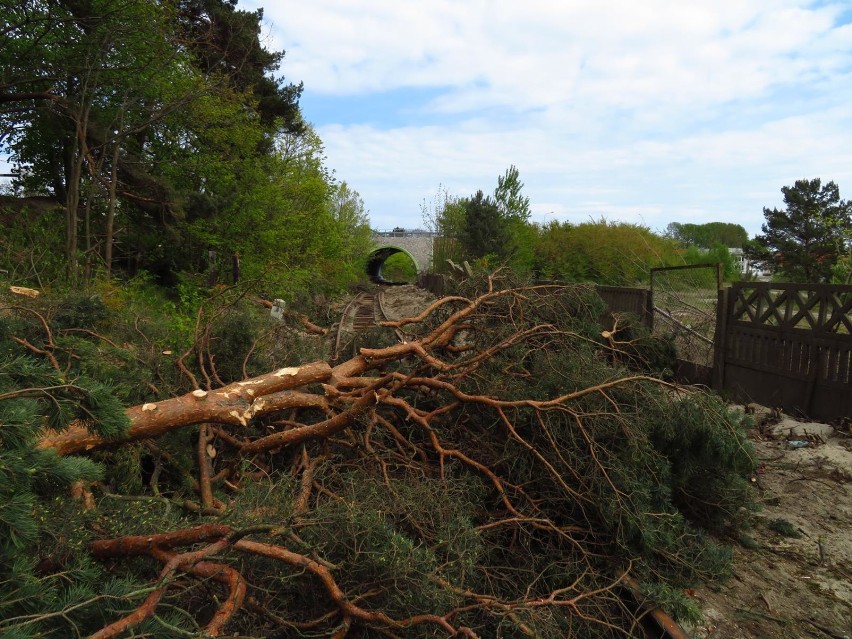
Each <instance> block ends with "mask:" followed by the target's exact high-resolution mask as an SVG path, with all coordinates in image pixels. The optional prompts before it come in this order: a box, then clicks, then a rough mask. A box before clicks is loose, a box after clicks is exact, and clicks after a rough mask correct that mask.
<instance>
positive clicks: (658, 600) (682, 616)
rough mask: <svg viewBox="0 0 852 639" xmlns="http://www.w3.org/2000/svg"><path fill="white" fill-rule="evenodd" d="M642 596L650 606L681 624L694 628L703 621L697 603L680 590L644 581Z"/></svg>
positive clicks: (664, 584) (659, 583) (663, 584)
mask: <svg viewBox="0 0 852 639" xmlns="http://www.w3.org/2000/svg"><path fill="white" fill-rule="evenodd" d="M642 594H644V595H645V596H647V597H648V598H649V599H650V600H651V605H653V606H655V607H659V608H662V609H663V610H665V611H666V612H667V613H668V614H670V615H671V616H672V617H673V618H674V619H676V620H677V621H680V622H681V623H684V624H690V625H693V626H695V625H697V624H699V623H701V621H702V620H703V616H702V614H701V607H700V606H699V605H698V602H697V601H696V600H695V599H693V598H690V597H688V596H687V595H686V594H685V593H684V592H683V589H682V588H673V587H671V586H670V585H669V584H667V583H662V582H648V581H646V582H644V583H643V584H642Z"/></svg>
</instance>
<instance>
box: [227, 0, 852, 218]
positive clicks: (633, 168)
mask: <svg viewBox="0 0 852 639" xmlns="http://www.w3.org/2000/svg"><path fill="white" fill-rule="evenodd" d="M241 6H244V7H246V8H256V7H257V6H263V7H264V16H265V20H266V22H267V25H268V29H269V31H268V42H267V46H269V47H271V48H276V49H284V50H286V57H285V61H284V65H283V67H282V69H281V71H282V73H283V75H284V76H285V77H286V79H287V80H288V81H292V82H304V84H305V92H304V95H303V100H302V105H303V111H304V115H305V117H306V119H307V120H309V121H311V122H312V123H313V124H314V125H315V127H316V128H317V130H318V132H319V133H320V135H321V137H322V139H323V141H324V142H325V145H326V152H327V155H328V164H329V166H330V167H331V168H332V169H334V170H335V171H336V172H337V174H338V175H339V176H340V178H341V179H345V180H346V181H347V182H348V183H349V184H350V185H351V186H352V187H353V188H355V189H357V190H358V191H359V192H360V193H361V195H362V196H363V198H364V200H365V203H366V205H367V207H368V208H369V209H370V211H371V219H372V223H373V226H375V227H377V228H390V227H392V226H397V225H399V226H405V227H415V226H419V225H421V218H420V203H421V202H422V201H423V199H424V198H426V199H429V198H431V197H432V196H433V195H434V194H435V192H436V191H437V188H438V185H439V184H443V185H444V186H445V187H446V188H448V189H449V190H450V192H451V193H455V194H457V195H468V194H471V193H472V192H474V191H475V190H476V189H479V188H482V189H484V190H486V191H488V190H492V189H493V188H494V186H495V185H496V178H497V175H498V174H502V172H503V171H504V170H505V169H506V168H507V167H508V166H509V165H510V164H515V165H516V166H517V167H518V168H519V170H520V173H521V178H522V180H523V181H524V182H525V184H526V189H525V191H526V194H527V195H528V196H529V197H530V199H531V201H532V205H533V217H534V219H535V221H546V220H550V219H570V220H576V221H582V220H586V219H589V218H590V217H592V218H598V217H601V216H605V217H607V218H608V219H619V220H625V221H631V222H639V223H644V224H646V225H648V226H650V227H652V228H657V229H661V228H663V227H665V225H666V224H667V223H668V222H671V221H697V222H709V221H727V222H736V223H740V224H743V225H744V226H745V227H746V228H747V229H748V230H749V232H750V233H755V232H757V231H759V227H760V223H761V222H762V219H763V215H762V207H763V206H775V205H779V204H780V201H781V194H780V188H781V187H782V186H784V185H785V184H791V183H792V182H793V181H794V180H796V179H799V178H805V177H822V178H823V179H824V180H834V181H836V182H837V183H838V185H839V186H840V188H841V195H842V196H843V197H845V198H849V197H852V151H850V146H852V145H850V143H852V134H850V131H852V109H850V108H849V106H848V105H849V104H850V103H852V77H850V76H852V73H851V72H852V25H850V20H852V3H850V2H837V3H831V2H829V3H826V2H818V3H807V2H794V1H792V0H791V1H786V0H778V1H753V2H749V1H743V0H737V1H727V0H714V1H709V0H707V1H694V2H678V3H675V2H670V1H665V2H663V1H662V0H659V1H656V2H655V1H649V2H642V3H636V2H626V1H625V2H606V3H599V2H573V1H569V2H558V1H556V0H551V1H543V0H532V1H527V2H523V3H519V2H513V1H503V0H493V1H484V0H480V1H465V2H458V1H454V2H449V1H437V0H430V1H424V2H402V1H399V0H393V1H392V0H352V1H342V0H338V1H331V0H312V2H310V3H305V2H295V1H293V0H276V1H275V2H266V3H264V2H263V1H262V0H261V1H260V2H245V3H241Z"/></svg>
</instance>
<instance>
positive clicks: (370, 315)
mask: <svg viewBox="0 0 852 639" xmlns="http://www.w3.org/2000/svg"><path fill="white" fill-rule="evenodd" d="M381 295H382V292H381V291H376V292H361V293H358V295H356V296H355V297H354V298H353V299H352V301H351V302H349V304H347V305H346V308H345V309H343V313H342V314H341V316H340V322H339V323H338V325H337V335H336V337H335V340H334V352H333V353H332V360H333V361H337V360H338V359H339V357H340V351H341V348H343V347H345V346H346V345H347V344H348V343H350V342H351V341H352V338H353V337H354V336H355V334H356V333H363V332H365V331H368V330H370V329H371V328H373V327H375V326H378V323H379V322H380V321H382V320H383V319H385V314H384V311H383V310H382V303H381Z"/></svg>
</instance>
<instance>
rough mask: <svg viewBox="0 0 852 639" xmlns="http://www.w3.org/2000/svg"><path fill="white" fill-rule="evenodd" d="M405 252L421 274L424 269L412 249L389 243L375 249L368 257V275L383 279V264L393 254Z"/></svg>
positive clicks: (371, 277)
mask: <svg viewBox="0 0 852 639" xmlns="http://www.w3.org/2000/svg"><path fill="white" fill-rule="evenodd" d="M397 253H403V254H404V255H405V256H406V257H408V259H410V260H411V262H412V263H413V264H414V270H415V271H416V272H417V273H418V274H419V273H420V272H421V270H422V267H421V266H420V264H418V263H417V258H416V257H414V255H412V254H411V252H410V251H408V250H407V249H405V248H403V247H401V246H394V245H392V244H388V245H385V246H380V247H379V248H376V249H373V250H372V251H371V252H370V254H369V256H368V257H367V275H369V276H370V279H374V280H376V279H382V266H383V265H384V263H385V260H387V259H388V258H389V257H390V256H391V255H396V254H397Z"/></svg>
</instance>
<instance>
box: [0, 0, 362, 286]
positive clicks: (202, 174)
mask: <svg viewBox="0 0 852 639" xmlns="http://www.w3.org/2000/svg"><path fill="white" fill-rule="evenodd" d="M2 17H3V19H4V23H5V24H7V25H8V26H7V28H5V29H4V30H3V32H2V33H0V68H2V75H0V108H2V110H1V111H0V143H2V144H3V145H4V147H6V148H7V149H8V150H9V151H10V152H11V160H12V163H13V165H14V166H15V168H16V171H17V173H18V177H17V178H16V179H15V180H14V182H13V185H12V194H14V195H18V196H21V195H26V196H33V195H38V196H45V197H48V198H51V199H53V200H54V201H55V203H56V208H55V209H54V210H53V211H52V212H50V213H49V214H44V215H34V216H27V215H25V214H23V213H24V211H21V210H19V212H18V213H17V214H16V215H14V216H11V217H9V216H7V218H6V219H7V220H10V221H11V222H12V224H11V227H12V228H13V229H14V231H13V233H27V234H30V236H31V237H33V239H35V240H36V241H35V243H36V244H38V245H39V246H40V247H44V248H47V247H51V251H50V252H51V253H53V252H57V251H58V252H60V253H61V254H62V255H63V256H64V267H65V268H64V271H65V272H64V274H63V279H65V280H66V281H68V282H71V283H78V282H84V283H85V282H89V281H91V280H92V278H93V277H94V275H96V274H97V273H105V274H106V275H110V274H111V273H112V271H113V269H115V268H119V269H121V270H123V271H125V272H127V273H128V274H131V275H132V274H134V273H137V272H139V271H141V270H146V271H149V272H151V273H154V274H155V275H156V276H157V277H158V278H160V279H161V280H162V281H164V282H166V283H174V282H175V281H176V280H177V279H178V278H179V277H181V274H182V273H204V272H208V273H215V272H216V271H217V270H218V267H219V263H220V262H221V261H222V260H225V259H228V260H230V257H231V256H232V255H240V256H241V258H242V267H243V273H244V274H245V275H246V276H250V277H257V276H259V275H260V274H261V273H263V274H266V275H265V277H267V278H268V277H270V274H273V275H274V276H275V277H277V278H278V279H279V280H281V281H286V282H287V283H288V285H294V284H296V283H302V284H304V283H305V282H306V281H308V280H313V281H314V282H315V284H316V286H317V287H319V288H324V287H334V286H338V285H339V284H340V283H341V282H342V281H343V280H345V279H347V278H350V277H351V275H352V273H353V272H357V271H358V270H359V269H358V268H357V266H356V265H355V262H356V261H357V259H358V257H357V256H358V255H360V254H361V253H363V252H366V249H365V246H364V245H365V244H366V239H365V236H366V233H367V232H368V226H367V224H366V217H365V216H364V215H355V216H354V217H353V215H351V214H344V213H343V211H342V210H341V209H340V203H341V200H340V197H339V196H340V194H341V187H340V185H338V184H337V181H336V179H335V178H334V176H333V173H332V172H330V171H329V170H327V169H326V167H325V165H324V162H325V156H324V153H323V147H322V141H321V140H320V139H319V137H318V136H317V135H316V133H315V132H314V131H313V130H311V128H310V126H308V125H307V124H306V123H305V122H304V120H303V119H302V116H301V113H300V111H299V105H298V100H299V96H300V93H301V85H294V84H291V83H288V82H287V81H286V80H285V79H284V78H283V77H280V76H275V75H273V74H274V73H275V72H276V71H277V70H278V69H279V67H280V65H281V63H282V62H283V58H284V53H283V52H279V51H269V50H267V49H266V48H265V47H264V45H263V43H262V42H261V39H260V38H261V20H262V17H263V13H262V11H261V10H257V11H243V10H238V9H237V8H236V1H235V0H179V1H177V2H173V3H156V2H150V1H148V0H118V1H117V2H113V1H111V0H110V1H107V0H74V1H71V0H61V1H58V2H50V3H44V2H36V1H35V0H24V1H23V2H21V3H17V4H15V6H12V5H9V4H5V5H4V7H3V9H2ZM346 189H347V193H348V195H345V197H344V199H346V198H349V199H350V200H352V201H353V202H354V201H356V200H354V199H353V198H357V193H354V192H352V191H351V189H349V187H346ZM361 208H362V211H363V206H362V207H361ZM18 209H20V207H18ZM8 210H9V211H12V210H14V207H12V208H9V209H8ZM57 215H64V217H65V220H64V236H63V237H60V236H59V235H58V233H57V224H56V223H55V221H54V220H55V217H56V216H57ZM54 249H55V250H54ZM339 264H346V265H349V268H347V269H343V271H344V272H345V273H346V274H345V275H340V272H339V270H338V269H337V265H339ZM353 269H354V270H353ZM43 276H44V277H45V278H47V279H53V278H54V276H55V274H48V273H44V274H43Z"/></svg>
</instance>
